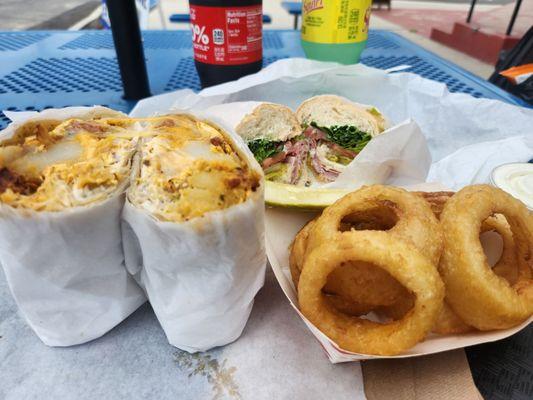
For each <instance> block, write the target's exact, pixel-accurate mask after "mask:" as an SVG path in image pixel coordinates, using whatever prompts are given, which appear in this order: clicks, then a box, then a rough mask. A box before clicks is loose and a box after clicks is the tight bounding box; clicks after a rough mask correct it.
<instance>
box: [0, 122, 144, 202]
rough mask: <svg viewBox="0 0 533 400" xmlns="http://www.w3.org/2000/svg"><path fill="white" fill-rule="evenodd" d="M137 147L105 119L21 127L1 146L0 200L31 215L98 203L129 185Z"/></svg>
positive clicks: (35, 123) (134, 142) (117, 127)
mask: <svg viewBox="0 0 533 400" xmlns="http://www.w3.org/2000/svg"><path fill="white" fill-rule="evenodd" d="M135 147H136V140H135V139H134V137H132V136H131V135H128V134H125V132H124V128H122V127H119V126H113V125H110V124H108V123H107V122H106V119H98V118H97V119H93V120H85V119H69V120H66V121H63V122H61V121H38V122H33V123H27V124H24V125H22V126H21V127H20V128H19V129H18V130H17V131H16V132H15V134H14V135H13V137H12V138H10V139H7V140H4V141H3V142H2V143H0V201H1V202H2V203H4V204H8V205H10V206H12V207H15V208H27V209H33V210H35V211H60V210H63V209H66V208H71V207H77V206H84V205H89V204H92V203H95V202H99V201H102V200H104V199H106V198H108V197H109V196H110V195H112V194H113V193H115V192H117V189H119V188H124V186H125V185H126V184H127V181H128V178H129V173H130V167H131V165H130V164H131V159H132V156H133V153H134V151H135Z"/></svg>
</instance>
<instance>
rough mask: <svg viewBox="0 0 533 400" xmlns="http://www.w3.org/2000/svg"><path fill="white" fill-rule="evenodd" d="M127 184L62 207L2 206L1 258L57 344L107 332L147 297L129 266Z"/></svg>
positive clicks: (35, 324)
mask: <svg viewBox="0 0 533 400" xmlns="http://www.w3.org/2000/svg"><path fill="white" fill-rule="evenodd" d="M95 111H96V112H100V111H104V112H105V111H106V109H104V108H102V107H97V108H84V107H73V108H70V109H68V108H67V109H62V110H47V111H45V112H42V113H38V114H37V113H35V114H34V113H32V114H28V113H24V114H25V115H24V118H20V117H21V116H19V115H16V114H15V115H13V114H11V115H10V116H13V117H14V118H15V119H16V121H17V122H16V123H15V124H13V125H11V126H10V127H9V128H7V129H6V130H4V131H3V132H2V133H1V134H0V135H1V137H2V139H5V138H7V137H10V136H11V135H12V134H13V132H14V128H16V127H17V126H19V125H20V124H22V123H24V122H25V121H28V118H27V117H28V116H29V117H30V119H31V120H36V119H56V118H57V119H64V118H69V117H83V116H86V115H87V114H88V113H93V112H95ZM123 190H124V187H121V188H117V191H116V194H115V195H114V196H112V197H111V198H109V199H107V200H105V201H103V202H101V203H98V204H95V205H92V206H87V207H76V208H73V209H68V210H64V211H60V212H33V211H30V210H20V209H14V208H12V207H10V206H7V205H4V204H2V205H0V261H1V263H2V266H3V268H4V272H5V274H6V278H7V281H8V284H9V288H10V290H11V293H12V294H13V297H14V298H15V301H16V303H17V305H18V307H19V310H20V312H21V314H22V315H23V316H24V318H25V319H26V321H27V322H28V324H29V325H30V326H31V328H32V329H33V330H34V331H35V333H36V334H37V336H39V338H40V339H41V340H42V341H43V342H44V343H45V344H47V345H49V346H70V345H75V344H79V343H84V342H87V341H89V340H92V339H95V338H97V337H100V336H102V335H103V334H104V333H106V332H107V331H109V330H110V329H111V328H113V327H114V326H116V325H117V324H119V323H120V322H121V321H123V320H124V319H125V318H126V317H127V316H128V315H129V314H131V313H132V312H133V311H134V310H135V309H137V308H138V307H139V306H140V305H141V304H142V303H144V302H145V301H146V298H145V296H144V294H143V292H142V290H141V289H140V288H139V286H138V285H137V284H136V283H135V281H134V280H133V279H132V278H131V277H130V276H129V275H128V273H127V271H126V269H125V268H124V253H123V250H122V240H121V232H120V214H121V211H122V206H123V204H124V195H123V193H122V192H123Z"/></svg>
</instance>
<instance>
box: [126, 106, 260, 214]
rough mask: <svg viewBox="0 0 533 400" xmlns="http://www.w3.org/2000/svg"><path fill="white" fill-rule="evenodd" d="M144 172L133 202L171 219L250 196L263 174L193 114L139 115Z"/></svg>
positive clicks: (134, 185) (135, 184)
mask: <svg viewBox="0 0 533 400" xmlns="http://www.w3.org/2000/svg"><path fill="white" fill-rule="evenodd" d="M137 123H140V124H148V125H149V126H150V127H149V128H148V129H149V131H151V134H150V135H147V136H146V137H144V138H143V139H142V146H141V154H140V155H141V161H140V167H139V168H140V171H139V173H138V176H137V177H136V179H135V181H134V182H133V183H132V187H131V189H130V192H129V194H128V196H129V199H130V201H131V202H132V203H133V204H134V205H136V206H139V207H142V208H144V209H145V210H147V211H148V212H150V213H151V214H152V215H154V216H156V217H157V218H159V219H161V220H166V221H175V222H179V221H187V220H189V219H191V218H195V217H200V216H202V215H204V214H205V213H207V212H210V211H216V210H222V209H225V208H228V207H230V206H232V205H234V204H239V203H242V202H244V201H246V200H247V199H248V198H249V196H250V195H251V193H253V192H254V191H255V190H256V189H257V187H258V186H259V180H260V177H259V175H258V174H257V173H256V172H254V171H252V170H250V168H249V167H248V164H247V163H246V161H245V160H244V159H243V158H242V157H241V156H240V155H239V154H238V153H237V152H236V151H235V150H234V149H233V147H232V145H231V143H230V142H229V140H228V139H227V138H226V137H225V136H224V135H223V134H222V133H221V132H220V131H219V130H218V129H216V128H215V127H213V126H211V125H209V124H207V123H205V122H201V121H197V120H194V119H192V118H190V117H187V116H172V117H161V118H159V119H150V120H144V121H142V120H139V122H137Z"/></svg>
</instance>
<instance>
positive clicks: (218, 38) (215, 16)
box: [191, 5, 263, 65]
mask: <svg viewBox="0 0 533 400" xmlns="http://www.w3.org/2000/svg"><path fill="white" fill-rule="evenodd" d="M262 23H263V21H262V8H261V6H260V5H259V6H247V7H203V6H193V5H191V28H192V36H193V49H194V58H195V59H196V60H198V61H200V62H204V63H207V64H226V65H234V64H244V63H251V62H254V61H259V60H260V59H261V57H262V48H263V47H262V29H263V26H262Z"/></svg>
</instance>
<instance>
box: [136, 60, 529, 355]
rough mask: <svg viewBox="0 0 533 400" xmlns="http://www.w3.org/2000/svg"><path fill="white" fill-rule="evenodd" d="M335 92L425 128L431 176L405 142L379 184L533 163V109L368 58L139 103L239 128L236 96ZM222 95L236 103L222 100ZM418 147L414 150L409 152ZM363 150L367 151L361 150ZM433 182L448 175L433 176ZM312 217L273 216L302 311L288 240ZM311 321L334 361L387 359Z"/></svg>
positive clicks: (271, 245)
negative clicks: (366, 62) (208, 114)
mask: <svg viewBox="0 0 533 400" xmlns="http://www.w3.org/2000/svg"><path fill="white" fill-rule="evenodd" d="M328 93H331V94H337V95H340V96H344V97H346V98H348V99H350V100H352V101H355V102H359V103H363V104H372V105H375V106H376V107H377V108H378V109H379V110H380V111H382V112H383V113H384V114H385V115H386V116H387V117H388V118H389V120H390V121H391V123H392V125H393V126H398V125H401V122H402V121H406V120H408V119H410V118H412V119H413V120H414V121H416V124H417V125H418V126H419V127H420V128H421V130H422V133H423V135H424V136H425V138H426V140H427V144H428V145H429V149H430V152H431V156H432V159H433V161H434V163H433V164H432V166H431V169H430V172H429V175H428V176H427V178H426V175H425V171H414V173H406V172H405V171H411V166H410V165H409V164H407V163H405V164H404V161H406V160H415V163H413V164H412V166H413V167H414V169H415V170H416V169H417V168H419V167H420V166H421V165H425V162H424V160H425V156H424V153H423V152H422V153H421V154H422V156H421V160H420V162H419V164H418V165H417V163H416V160H417V154H416V151H414V149H415V148H416V146H412V147H411V146H406V147H405V149H406V153H407V154H405V153H402V154H401V156H400V157H398V158H397V162H396V163H393V164H392V165H393V166H394V170H397V171H400V172H401V174H398V175H395V174H391V175H389V176H388V177H387V179H386V180H385V181H383V180H379V179H376V181H375V182H374V183H387V184H391V185H410V187H411V188H412V190H428V191H436V190H445V189H447V188H451V189H454V190H458V189H460V188H461V187H463V186H465V185H468V184H472V183H487V182H488V179H489V174H490V171H491V170H492V168H493V167H494V166H497V165H499V164H502V163H505V162H511V161H515V162H517V161H528V160H529V159H531V158H532V157H533V143H532V140H533V139H532V137H533V128H532V127H533V110H530V109H525V108H520V107H516V106H512V105H510V104H506V103H502V102H500V101H496V100H489V99H476V98H473V97H471V96H469V95H465V94H451V93H449V92H448V90H447V89H446V86H445V85H444V84H442V83H438V82H435V81H431V80H428V79H424V78H422V77H420V76H418V75H415V74H411V73H395V74H388V73H387V72H386V71H382V70H377V69H374V68H369V67H365V66H363V65H351V66H339V65H338V64H333V63H321V62H314V61H310V60H303V59H287V60H281V61H278V62H276V63H274V64H271V65H270V66H268V67H267V68H265V69H263V70H262V71H261V72H259V73H258V74H254V75H250V76H248V77H244V78H242V79H240V80H238V81H235V82H229V83H227V84H223V85H219V86H216V87H213V88H208V89H206V90H204V91H202V92H201V93H199V95H196V94H194V93H193V92H191V91H180V92H175V93H169V94H166V95H162V96H156V97H154V98H151V99H147V100H146V101H143V102H141V103H142V104H139V110H138V109H137V108H136V109H134V110H133V112H132V113H133V114H135V113H137V112H138V111H144V112H146V111H147V110H150V112H152V113H153V112H156V113H166V112H169V111H170V112H172V111H173V110H178V109H189V110H197V109H206V108H209V107H211V108H209V110H210V111H213V112H215V113H217V114H218V115H220V116H221V117H223V118H225V120H226V121H227V123H228V124H231V125H232V126H235V124H236V123H238V121H239V120H240V118H241V117H242V113H243V109H241V108H240V107H237V106H236V105H237V104H238V103H235V102H250V101H255V102H256V103H255V104H257V102H258V101H266V102H274V103H280V104H285V105H287V106H289V107H291V108H293V109H295V108H296V107H297V106H298V104H300V103H301V102H302V101H304V100H306V99H307V98H309V97H312V96H315V95H318V94H328ZM222 103H233V104H232V106H227V105H222V106H219V104H222ZM228 107H229V108H228ZM243 107H244V106H243ZM251 108H253V107H252V106H249V109H251ZM217 109H218V112H217ZM224 110H226V112H224ZM393 129H394V127H393ZM413 136H414V135H413ZM385 137H386V136H385ZM414 137H416V136H414ZM372 142H374V140H373V141H371V142H370V144H369V145H368V146H367V148H365V150H364V151H366V150H367V149H369V150H370V149H372V147H370V145H371V144H372ZM411 151H413V152H412V153H410V152H411ZM369 152H370V151H369ZM371 153H374V152H373V151H372V152H371ZM362 155H363V152H362V153H361V154H360V155H359V157H361V156H362ZM370 156H371V157H376V158H377V157H379V156H380V154H379V153H378V152H377V151H376V153H374V154H372V155H370ZM359 157H358V158H359ZM381 157H382V160H383V159H384V158H386V157H383V155H381ZM356 161H357V159H356ZM404 167H405V169H404ZM353 173H354V175H353V180H354V181H359V179H360V177H359V176H358V175H357V172H353ZM417 173H419V174H423V177H422V178H420V180H419V181H418V183H419V185H417V186H416V187H415V186H414V185H413V184H415V183H417V182H416V178H415V179H412V178H413V177H415V176H416V174H417ZM378 176H379V174H376V175H374V176H373V177H374V178H375V177H378ZM404 178H407V179H404ZM424 181H428V182H441V183H440V184H438V183H433V184H427V183H424ZM337 183H338V184H339V186H344V185H345V184H346V185H347V186H348V187H352V188H353V187H354V186H358V185H353V182H350V179H347V181H346V182H343V183H342V184H340V181H337ZM366 183H370V182H366ZM310 218H312V215H310V214H306V213H302V212H295V211H291V210H280V209H269V210H267V215H266V240H267V255H268V259H269V261H270V263H271V265H272V268H273V270H274V272H275V274H276V276H277V278H278V281H279V282H280V285H281V286H282V288H283V291H284V292H285V294H286V295H287V297H288V298H289V300H290V301H291V304H292V305H293V307H294V308H295V309H296V310H297V307H296V304H297V299H296V293H295V291H294V288H293V286H292V282H291V279H290V274H289V272H288V246H289V244H290V243H291V242H292V239H293V238H294V235H295V234H296V232H297V231H298V230H299V229H300V228H301V227H302V226H303V225H304V224H305V222H307V221H308V220H309V219H310ZM489 250H490V249H489ZM300 316H301V315H300ZM301 317H302V316H301ZM302 319H303V320H304V322H306V324H307V326H308V328H309V329H310V330H311V332H312V333H313V334H314V335H315V337H316V338H317V339H318V340H319V342H320V343H321V344H322V347H323V348H324V349H325V350H326V352H327V353H328V356H329V358H330V360H331V361H332V362H344V361H355V360H362V359H369V358H381V357H373V356H365V355H358V354H350V353H346V352H345V351H343V350H341V349H339V348H338V347H337V346H336V345H335V344H334V343H332V342H331V341H330V340H329V339H328V338H326V337H325V336H324V335H323V334H322V333H321V332H320V331H318V329H316V328H315V327H314V326H312V325H311V324H310V323H309V322H308V321H306V320H305V318H303V317H302ZM529 322H530V321H527V322H525V323H523V324H522V325H520V326H517V327H515V328H513V329H509V330H505V331H496V332H484V333H472V334H467V335H460V336H459V335H448V336H436V335H435V336H431V337H429V338H428V339H427V340H426V341H424V342H422V343H420V344H418V345H417V346H415V347H414V348H413V349H411V350H410V351H408V352H406V353H405V354H404V355H401V356H398V357H413V356H418V355H424V354H431V353H436V352H440V351H445V350H450V349H455V348H461V347H465V346H470V345H474V344H480V343H484V342H490V341H494V340H499V339H502V338H504V337H507V336H510V335H512V334H513V333H515V332H517V331H519V330H520V329H522V328H524V327H525V326H526V325H527V324H528V323H529Z"/></svg>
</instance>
